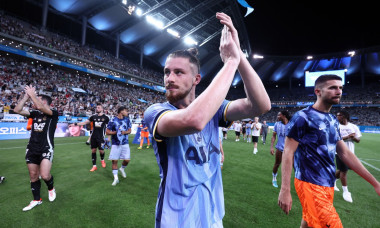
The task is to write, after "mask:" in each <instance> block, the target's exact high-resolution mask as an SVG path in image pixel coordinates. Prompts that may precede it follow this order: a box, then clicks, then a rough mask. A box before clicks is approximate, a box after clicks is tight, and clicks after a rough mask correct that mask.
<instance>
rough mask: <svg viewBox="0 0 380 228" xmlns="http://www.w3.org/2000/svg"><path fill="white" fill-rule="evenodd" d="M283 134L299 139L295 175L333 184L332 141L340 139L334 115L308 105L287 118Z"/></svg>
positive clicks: (333, 143) (334, 149) (324, 183)
mask: <svg viewBox="0 0 380 228" xmlns="http://www.w3.org/2000/svg"><path fill="white" fill-rule="evenodd" d="M287 137H289V138H293V139H294V140H296V141H297V142H299V145H298V148H297V150H296V152H295V154H294V170H295V177H296V178H297V179H299V180H302V181H306V182H309V183H312V184H316V185H320V186H325V187H334V182H335V163H334V158H335V151H336V143H337V142H338V141H339V140H342V138H341V136H340V132H339V122H338V120H337V119H336V117H335V116H334V115H332V114H330V113H325V112H320V111H318V110H316V109H314V108H313V107H312V106H309V107H307V108H305V109H302V110H300V111H298V112H297V113H296V114H295V115H294V116H293V118H292V119H291V120H290V122H289V123H288V130H287Z"/></svg>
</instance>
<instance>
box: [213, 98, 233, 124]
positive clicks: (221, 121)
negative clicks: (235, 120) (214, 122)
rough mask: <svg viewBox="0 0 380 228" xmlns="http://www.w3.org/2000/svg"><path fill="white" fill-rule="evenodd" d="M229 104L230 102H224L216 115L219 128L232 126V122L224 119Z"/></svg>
mask: <svg viewBox="0 0 380 228" xmlns="http://www.w3.org/2000/svg"><path fill="white" fill-rule="evenodd" d="M230 103H231V101H228V100H224V101H223V103H222V105H221V106H220V108H219V110H218V111H217V113H216V114H217V116H218V120H219V127H229V126H231V124H232V121H228V120H227V117H226V114H227V110H228V106H229V105H230Z"/></svg>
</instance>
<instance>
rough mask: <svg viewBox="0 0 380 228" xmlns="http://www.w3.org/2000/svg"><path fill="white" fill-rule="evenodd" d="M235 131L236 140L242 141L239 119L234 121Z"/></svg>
mask: <svg viewBox="0 0 380 228" xmlns="http://www.w3.org/2000/svg"><path fill="white" fill-rule="evenodd" d="M234 131H235V135H236V140H235V142H238V141H240V132H241V123H240V121H239V120H238V121H236V122H235V123H234Z"/></svg>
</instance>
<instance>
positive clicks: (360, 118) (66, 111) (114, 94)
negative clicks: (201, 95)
mask: <svg viewBox="0 0 380 228" xmlns="http://www.w3.org/2000/svg"><path fill="white" fill-rule="evenodd" d="M0 32H2V33H6V34H8V35H11V36H14V37H18V38H21V39H23V40H27V41H29V42H32V43H34V44H38V45H42V46H45V47H48V48H51V49H53V50H57V51H61V52H64V53H67V54H69V55H72V56H75V57H78V58H81V59H84V60H89V61H91V62H94V63H97V64H91V62H86V61H80V60H78V59H71V58H69V57H67V56H65V55H59V53H58V52H57V53H58V54H57V53H54V52H48V51H46V50H45V51H41V50H40V49H38V48H35V47H33V46H30V45H26V44H20V43H18V42H15V41H13V40H10V39H6V38H2V39H0V43H2V44H6V45H9V46H13V47H16V48H19V49H22V50H25V51H28V52H32V53H37V54H40V55H44V56H48V57H51V58H54V59H58V60H61V61H66V62H70V63H73V64H75V65H79V66H84V67H86V68H89V69H93V70H98V71H101V72H104V73H109V74H112V75H115V76H122V75H120V74H119V73H118V72H115V71H113V70H112V68H113V69H116V70H120V71H123V72H126V73H129V74H132V75H134V76H137V79H136V78H134V80H135V81H138V82H143V83H146V81H139V80H138V78H145V79H148V80H151V81H154V82H157V83H160V84H162V83H163V77H162V73H159V72H156V71H153V70H150V69H145V68H140V66H139V65H138V64H135V63H132V62H130V61H128V60H125V59H116V58H115V57H114V56H113V55H112V54H110V53H109V52H106V51H102V50H97V49H94V48H90V47H89V46H87V45H86V46H81V45H80V44H79V43H78V42H76V41H74V40H72V39H70V38H67V37H65V36H62V35H59V34H56V33H52V32H48V31H42V30H40V29H38V28H37V27H35V26H32V25H30V24H28V23H26V22H24V21H21V20H18V19H15V18H13V17H10V16H8V15H4V14H3V13H2V12H0ZM0 64H1V65H2V67H1V69H0V88H1V89H0V97H1V100H0V113H7V112H10V113H12V110H13V108H14V106H15V105H16V104H17V100H18V99H19V98H20V96H21V95H22V88H23V87H24V86H25V85H26V84H32V85H35V86H36V87H37V91H38V92H39V93H40V94H48V95H50V96H52V97H53V104H54V106H55V108H57V110H58V112H59V113H60V115H72V116H90V115H92V114H94V107H95V106H96V104H97V103H102V104H103V105H104V108H105V110H106V113H107V114H109V115H114V114H116V110H117V107H118V106H121V105H125V106H127V107H128V108H129V111H130V115H131V117H132V118H138V117H139V116H140V115H141V113H142V112H144V110H145V109H146V108H147V107H148V106H149V105H150V104H152V103H156V102H162V101H164V100H165V97H164V95H163V94H162V93H157V92H153V91H149V90H147V89H142V88H140V87H137V86H132V85H126V84H123V83H117V82H113V81H110V80H106V79H104V78H99V77H95V76H93V75H89V74H87V75H84V74H81V75H80V73H79V72H74V71H71V70H63V69H59V68H57V67H55V66H53V65H48V64H46V63H39V62H38V61H33V60H30V61H28V60H25V59H24V60H19V59H15V58H13V57H10V56H7V55H6V54H2V55H1V56H0ZM99 64H101V65H99ZM104 66H105V67H104ZM73 87H74V88H81V89H83V90H85V91H86V93H78V92H74V91H73V90H72V88H73ZM379 88H380V87H379V85H377V84H371V85H368V86H366V88H365V89H362V88H361V87H360V86H357V85H356V86H355V85H348V86H345V88H344V91H343V96H342V101H341V104H342V105H352V104H380V90H379ZM199 92H201V91H199ZM235 92H236V91H235ZM268 94H269V96H270V98H271V101H272V105H274V107H273V108H272V110H271V111H270V112H268V113H266V114H264V115H262V116H261V119H262V120H266V121H268V122H275V121H276V118H277V113H278V112H279V111H280V110H284V109H286V110H288V111H289V112H290V113H292V114H293V113H295V112H296V111H298V110H299V109H301V108H302V107H296V105H297V104H299V102H304V103H308V102H309V103H310V102H314V101H315V99H316V98H315V95H314V93H313V90H312V89H310V88H301V87H300V88H297V89H294V90H291V91H289V89H279V88H276V89H268ZM240 95H241V94H239V93H235V94H234V93H229V97H228V98H230V99H236V98H238V97H239V96H240ZM28 105H29V106H30V105H31V104H30V103H29V104H28ZM289 105H290V106H293V105H294V106H295V107H289ZM339 109H340V108H333V110H332V113H336V112H337V111H338V110H339ZM346 109H347V110H348V111H349V113H350V114H351V116H353V121H354V123H356V124H359V125H372V126H380V109H379V108H377V107H346Z"/></svg>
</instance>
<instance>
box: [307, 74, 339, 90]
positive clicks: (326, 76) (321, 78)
mask: <svg viewBox="0 0 380 228" xmlns="http://www.w3.org/2000/svg"><path fill="white" fill-rule="evenodd" d="M330 80H340V81H342V78H341V77H339V76H338V75H335V74H324V75H321V76H319V77H318V78H317V80H315V85H314V88H317V87H319V86H320V85H321V84H323V83H325V82H327V81H330Z"/></svg>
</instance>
